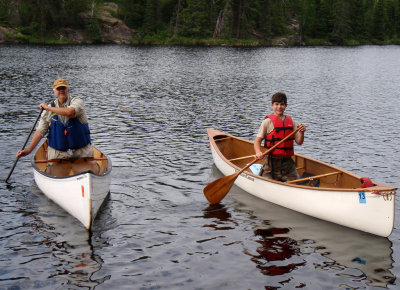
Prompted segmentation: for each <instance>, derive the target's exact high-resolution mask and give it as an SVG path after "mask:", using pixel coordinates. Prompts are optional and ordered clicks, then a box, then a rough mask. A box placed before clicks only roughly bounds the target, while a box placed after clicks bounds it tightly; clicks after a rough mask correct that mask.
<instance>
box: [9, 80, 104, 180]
mask: <svg viewBox="0 0 400 290" xmlns="http://www.w3.org/2000/svg"><path fill="white" fill-rule="evenodd" d="M53 91H54V95H55V96H56V97H57V98H56V99H55V100H54V101H52V102H51V105H50V106H49V105H48V104H46V103H41V104H40V108H42V109H43V110H44V113H43V114H42V116H41V118H40V121H39V125H38V127H37V129H36V131H35V134H34V135H33V138H32V140H31V142H30V144H29V146H28V148H26V149H24V150H19V151H18V152H17V155H16V157H17V158H19V157H22V156H26V155H28V154H30V153H31V152H32V151H33V150H34V149H35V148H36V146H37V145H38V144H39V142H40V140H41V139H42V138H43V137H44V136H46V134H47V133H48V137H47V140H48V145H49V147H48V149H47V159H48V160H54V159H57V160H58V161H57V162H49V163H48V165H47V168H46V173H48V174H49V175H53V176H65V175H68V173H69V172H70V170H71V168H72V167H73V171H74V173H79V172H82V171H85V170H92V171H93V172H95V173H97V172H98V166H97V163H96V162H93V161H88V162H77V163H76V164H74V162H72V161H73V160H76V159H78V158H91V157H93V155H94V153H93V147H92V145H91V141H90V131H89V125H88V117H87V115H86V111H85V108H84V104H83V101H82V99H80V98H76V97H75V98H74V97H71V96H70V95H69V86H68V82H67V81H66V80H65V79H57V80H55V81H54V83H53ZM63 160H68V162H63Z"/></svg>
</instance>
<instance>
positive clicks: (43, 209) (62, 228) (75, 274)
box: [31, 186, 111, 289]
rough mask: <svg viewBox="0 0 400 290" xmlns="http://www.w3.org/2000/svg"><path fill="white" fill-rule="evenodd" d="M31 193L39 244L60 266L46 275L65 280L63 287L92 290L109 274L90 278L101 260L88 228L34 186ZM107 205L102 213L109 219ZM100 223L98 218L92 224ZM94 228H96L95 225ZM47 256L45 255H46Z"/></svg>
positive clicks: (96, 270)
mask: <svg viewBox="0 0 400 290" xmlns="http://www.w3.org/2000/svg"><path fill="white" fill-rule="evenodd" d="M31 191H32V193H34V194H35V195H36V196H38V197H39V199H37V200H35V204H36V205H37V206H38V214H37V216H36V217H35V225H32V226H35V227H36V228H38V229H40V232H41V234H42V235H43V240H44V241H43V245H45V246H46V248H47V249H49V250H50V253H51V256H52V257H53V258H52V259H54V258H55V259H56V260H57V261H58V262H57V263H55V264H58V265H60V266H58V267H54V268H52V270H51V273H49V278H51V277H52V278H59V279H65V281H66V282H65V283H66V285H69V286H67V287H71V288H74V289H75V287H78V288H81V287H83V288H86V289H94V288H96V287H97V286H99V285H101V284H103V283H104V281H107V280H109V279H110V278H111V277H110V276H104V277H98V278H96V279H93V275H94V274H95V273H96V272H98V271H99V270H100V269H101V267H102V265H103V261H102V260H101V258H100V257H99V256H97V255H95V254H94V253H93V246H92V231H88V230H86V228H84V227H82V226H81V224H80V222H79V221H78V220H76V219H75V218H74V217H72V216H71V215H69V214H68V213H67V212H66V211H64V210H62V209H61V208H58V207H57V206H56V205H55V204H54V203H53V202H52V201H51V200H49V199H47V198H44V196H43V193H42V192H41V191H40V189H39V188H37V187H36V186H32V187H31ZM107 211H109V209H108V208H107V207H104V206H103V207H102V212H103V214H104V216H101V217H99V218H101V219H107V218H109V216H108V215H109V214H108V212H107ZM96 224H98V225H102V224H104V223H101V221H99V222H98V223H96ZM95 229H96V227H95ZM46 258H49V257H46Z"/></svg>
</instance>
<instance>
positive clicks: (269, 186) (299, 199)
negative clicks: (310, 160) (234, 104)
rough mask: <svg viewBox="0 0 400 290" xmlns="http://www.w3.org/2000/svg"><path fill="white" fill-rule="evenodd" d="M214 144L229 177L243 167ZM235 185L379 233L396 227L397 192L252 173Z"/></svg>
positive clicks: (216, 157) (217, 159)
mask: <svg viewBox="0 0 400 290" xmlns="http://www.w3.org/2000/svg"><path fill="white" fill-rule="evenodd" d="M210 143H211V144H212V146H211V150H212V156H213V160H214V163H215V165H216V167H217V168H218V169H219V170H220V171H221V172H222V173H223V174H224V175H225V176H227V175H231V174H234V173H235V172H237V171H239V169H240V168H239V167H237V166H235V165H233V164H232V163H230V162H227V159H226V158H224V157H223V155H222V154H221V153H220V152H217V151H216V149H215V148H214V146H215V144H213V143H214V142H211V140H210ZM235 184H236V185H237V186H239V187H240V188H242V189H243V190H245V191H246V192H248V193H250V194H252V195H254V196H256V197H258V198H261V199H263V200H266V201H269V202H272V203H275V204H277V205H280V206H283V207H285V208H289V209H292V210H295V211H298V212H301V213H303V214H307V215H310V216H313V217H316V218H319V219H322V220H326V221H329V222H333V223H336V224H339V225H343V226H346V227H350V228H353V229H357V230H360V231H364V232H368V233H371V234H375V235H378V236H383V237H387V236H389V235H390V234H391V232H392V229H393V226H394V205H395V197H394V195H389V196H386V197H384V196H382V195H380V194H374V193H372V192H370V191H362V189H359V190H360V191H358V190H350V189H343V190H340V189H321V188H318V187H305V186H293V185H292V186H291V185H287V184H285V183H282V182H271V181H269V180H268V179H266V178H263V177H260V176H257V175H254V174H252V173H249V172H243V173H242V174H240V175H239V176H238V178H237V179H236V181H235ZM360 192H361V193H362V194H364V195H365V199H360V197H359V194H360ZM364 201H365V203H364Z"/></svg>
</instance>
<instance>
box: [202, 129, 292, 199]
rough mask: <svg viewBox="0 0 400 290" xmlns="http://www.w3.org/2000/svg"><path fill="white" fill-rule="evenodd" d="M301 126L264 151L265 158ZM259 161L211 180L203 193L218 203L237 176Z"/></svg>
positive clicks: (255, 160)
mask: <svg viewBox="0 0 400 290" xmlns="http://www.w3.org/2000/svg"><path fill="white" fill-rule="evenodd" d="M299 130H300V128H297V129H296V130H295V131H293V132H292V133H290V134H289V135H288V136H286V137H285V138H283V139H282V140H281V141H279V142H278V143H276V144H275V145H274V146H272V147H271V148H270V149H268V150H267V151H265V152H264V153H263V158H264V157H265V156H266V155H268V153H269V152H271V151H272V150H274V149H275V148H276V147H278V146H279V145H280V144H282V143H283V142H285V141H286V140H287V139H289V138H290V137H292V136H293V135H294V134H296V133H297V131H299ZM257 161H258V159H256V158H255V159H254V160H253V161H252V162H251V163H249V164H247V165H246V166H245V167H244V168H242V169H241V170H240V171H238V172H236V173H234V174H231V175H228V176H224V177H221V178H219V179H217V180H214V181H213V182H211V183H210V184H208V185H207V186H206V187H205V188H204V189H203V193H204V195H205V197H206V198H207V200H208V202H209V203H210V204H216V203H219V202H220V201H221V200H222V199H223V198H224V197H225V195H227V193H228V192H229V190H230V189H231V187H232V185H233V184H234V183H235V180H236V178H237V177H238V176H239V175H240V174H241V173H242V172H243V171H245V170H246V169H247V168H249V167H250V166H251V165H253V164H254V163H256V162H257Z"/></svg>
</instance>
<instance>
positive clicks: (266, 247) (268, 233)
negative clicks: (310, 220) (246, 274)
mask: <svg viewBox="0 0 400 290" xmlns="http://www.w3.org/2000/svg"><path fill="white" fill-rule="evenodd" d="M288 232H289V229H285V228H272V229H257V230H255V231H254V234H255V236H256V237H258V238H259V239H258V240H257V242H258V243H260V244H261V246H260V247H258V248H257V250H256V251H257V253H258V255H254V254H251V253H250V252H248V251H245V254H247V255H249V256H251V257H252V258H251V260H252V261H253V262H254V263H256V264H257V268H259V269H260V270H261V273H263V274H264V275H268V276H276V275H282V274H286V273H289V272H291V271H292V270H294V269H296V268H297V267H299V266H304V265H305V264H306V262H300V263H290V264H288V265H282V266H278V265H271V264H268V263H269V262H274V261H285V260H287V261H290V260H288V259H289V258H291V257H292V256H297V255H298V254H299V252H300V251H299V247H298V246H297V242H296V241H295V240H293V239H291V238H289V237H274V236H275V235H279V234H286V233H288Z"/></svg>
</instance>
